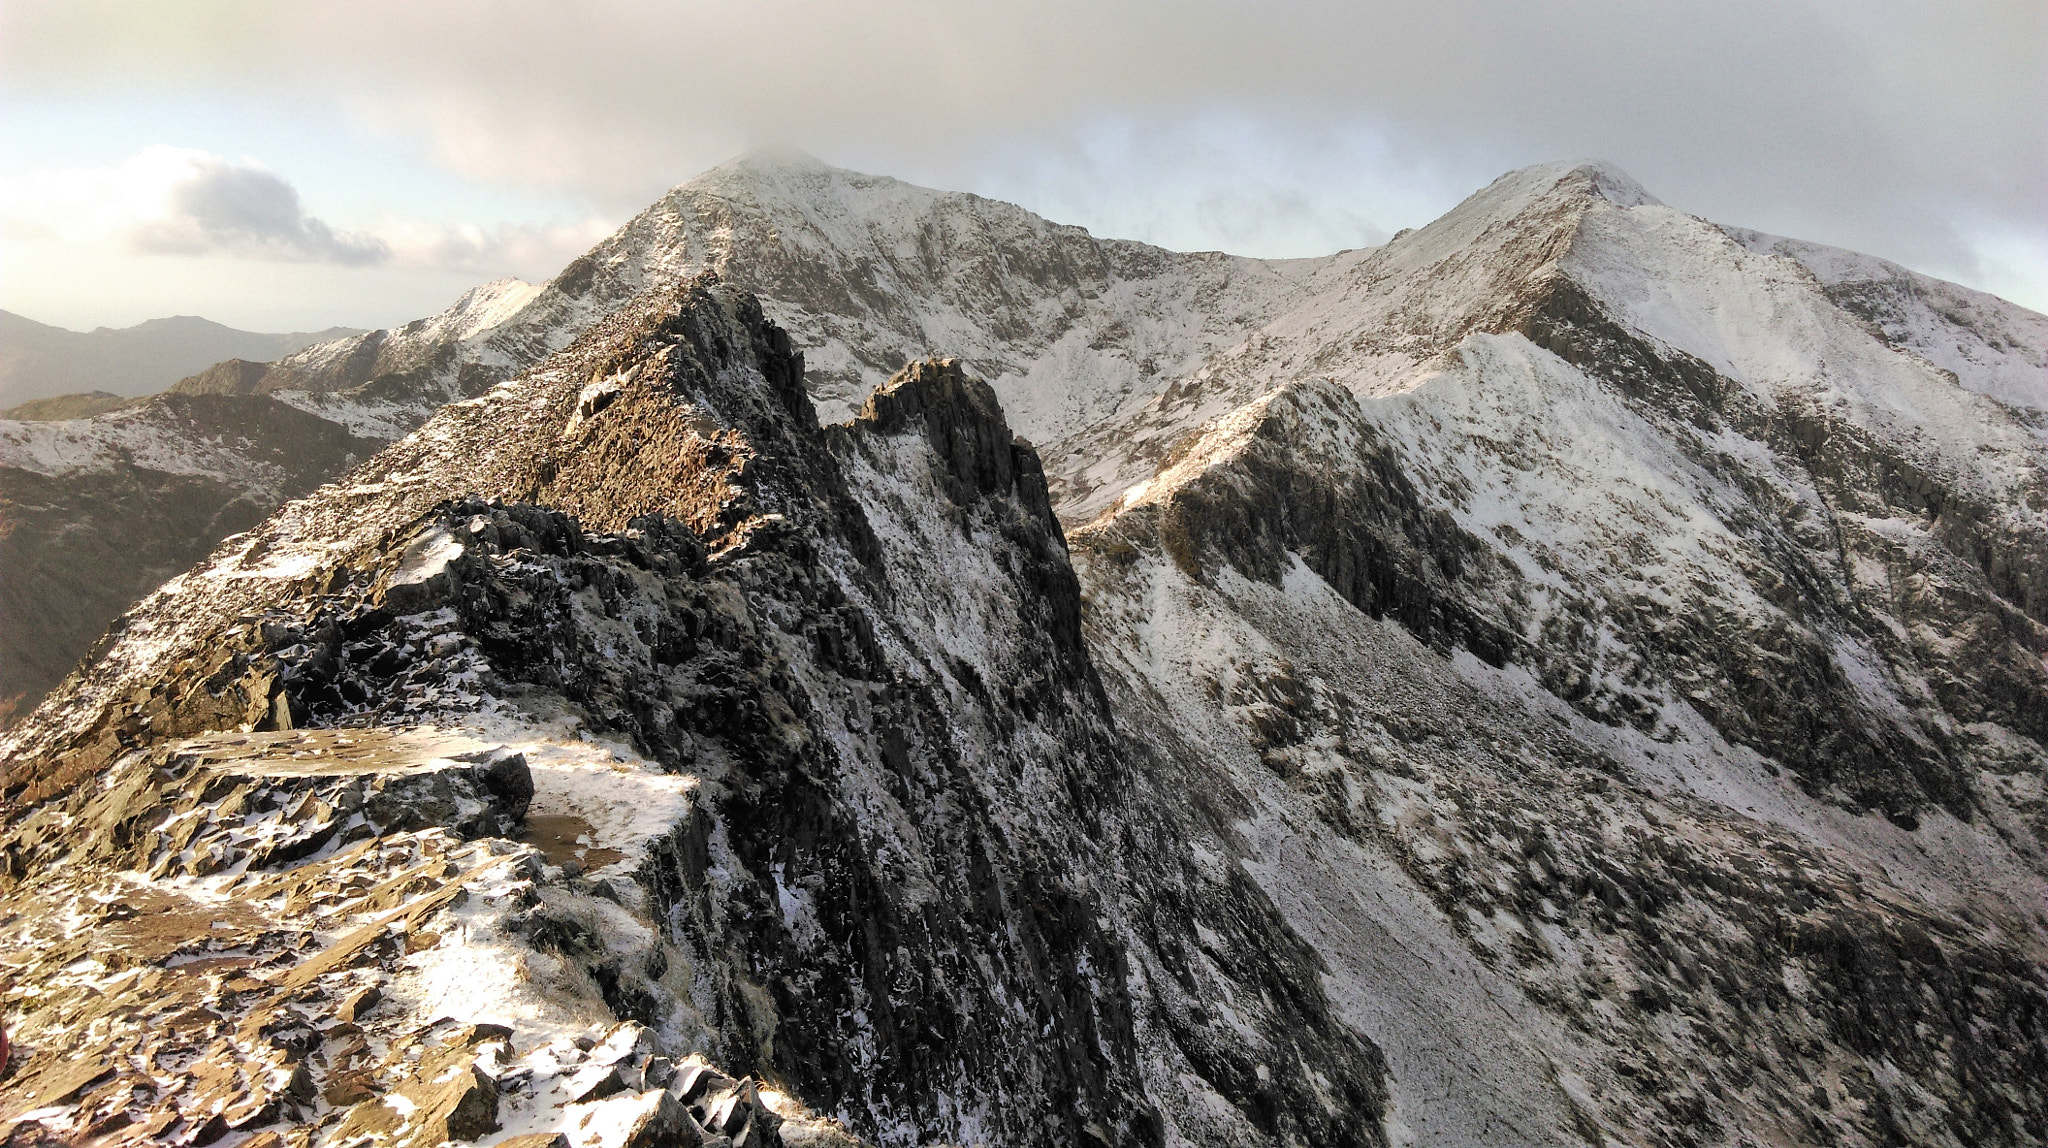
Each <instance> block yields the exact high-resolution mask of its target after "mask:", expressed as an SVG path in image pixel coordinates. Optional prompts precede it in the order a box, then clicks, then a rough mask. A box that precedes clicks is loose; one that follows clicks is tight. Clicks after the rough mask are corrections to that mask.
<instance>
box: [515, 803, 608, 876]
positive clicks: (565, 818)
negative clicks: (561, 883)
mask: <svg viewBox="0 0 2048 1148" xmlns="http://www.w3.org/2000/svg"><path fill="white" fill-rule="evenodd" d="M594 832H595V831H594V830H593V829H591V827H590V822H588V821H585V820H584V819H583V818H581V817H578V816H576V815H575V814H573V813H529V814H527V815H526V829H525V830H524V831H523V832H521V833H520V834H519V839H520V840H521V841H524V842H526V843H527V844H528V845H531V846H533V847H534V848H536V849H538V850H540V852H541V856H543V857H546V858H547V859H548V864H550V865H561V864H563V863H565V862H569V861H574V862H575V863H576V864H577V865H578V866H580V867H581V868H582V869H583V871H584V872H585V873H590V872H593V871H595V870H598V869H602V868H604V867H605V866H607V865H609V864H611V863H612V862H614V861H622V860H624V859H625V856H626V855H625V854H624V853H621V852H619V851H618V850H616V849H605V848H601V847H599V846H597V845H594V844H592V843H591V841H592V834H593V833H594Z"/></svg>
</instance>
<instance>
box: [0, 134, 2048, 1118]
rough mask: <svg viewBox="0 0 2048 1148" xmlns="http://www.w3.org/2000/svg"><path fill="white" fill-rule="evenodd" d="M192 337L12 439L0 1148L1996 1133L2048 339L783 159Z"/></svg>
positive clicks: (1568, 172) (1807, 285) (1403, 238)
mask: <svg viewBox="0 0 2048 1148" xmlns="http://www.w3.org/2000/svg"><path fill="white" fill-rule="evenodd" d="M10 321H12V319H11V317H10ZM252 338H253V337H252ZM264 338H276V337H264ZM223 358H225V359H228V360H233V361H222V362H218V363H212V364H208V365H203V366H205V369H203V370H202V369H200V367H197V366H195V367H192V368H189V369H188V370H187V372H186V376H185V377H183V378H182V381H179V382H178V383H177V385H175V386H173V387H171V388H170V390H169V391H168V392H167V393H165V394H162V395H159V396H157V397H154V398H151V399H148V400H147V401H144V402H141V403H138V404H135V405H132V406H125V407H123V408H121V409H118V410H113V411H109V412H107V413H103V414H99V415H96V416H94V417H91V418H87V419H67V420H55V421H38V422H27V421H5V420H0V522H4V524H5V529H4V530H0V698H7V699H12V703H11V704H12V714H13V717H14V719H15V724H14V725H13V726H12V728H11V729H9V730H7V732H6V733H5V734H4V735H0V769H4V771H5V773H4V780H0V794H4V797H5V801H6V806H5V808H6V812H5V813H4V814H0V859H4V864H0V886H4V887H5V888H6V889H7V890H8V896H9V899H10V902H11V903H13V904H16V905H19V906H23V908H21V909H19V910H18V911H17V915H16V916H15V917H13V918H11V923H9V924H6V925H0V970H4V976H5V977H6V979H7V981H8V983H9V984H11V985H13V986H15V987H14V988H12V989H8V990H5V993H6V995H5V998H4V999H6V1000H7V1001H8V1002H10V1003H11V1004H12V1005H13V1006H15V1007H19V1008H22V1009H23V1010H25V1011H24V1012H23V1014H22V1015H23V1020H22V1022H21V1023H20V1025H19V1029H18V1032H19V1036H20V1041H21V1043H22V1044H23V1046H24V1047H25V1048H26V1049H27V1050H28V1051H27V1053H26V1059H25V1060H24V1061H22V1067H21V1068H20V1069H19V1070H18V1071H17V1073H16V1075H15V1076H14V1077H13V1078H12V1079H10V1080H8V1081H5V1082H0V1120H11V1121H15V1122H16V1123H15V1124H14V1125H13V1127H14V1128H15V1129H17V1130H18V1129H19V1128H21V1127H24V1126H26V1123H27V1122H31V1121H33V1122H35V1124H36V1127H37V1128H38V1129H41V1130H42V1132H37V1133H36V1134H37V1135H41V1134H44V1133H47V1135H49V1136H50V1137H53V1138H60V1139H61V1138H63V1137H76V1136H79V1135H84V1134H86V1133H88V1132H90V1133H91V1134H92V1135H95V1136H103V1137H105V1138H106V1139H105V1140H104V1142H106V1143H109V1144H115V1143H159V1142H167V1143H202V1142H212V1141H213V1140H217V1139H218V1138H219V1137H221V1136H223V1135H228V1134H230V1133H234V1134H238V1135H246V1136H248V1137H255V1138H260V1137H261V1136H264V1135H272V1134H274V1135H276V1136H277V1137H278V1139H277V1140H276V1141H274V1142H275V1143H301V1142H303V1143H335V1144H341V1143H350V1144H354V1143H376V1144H391V1145H397V1144H411V1143H419V1144H428V1143H439V1142H441V1141H443V1140H447V1139H458V1140H474V1141H476V1142H479V1143H493V1142H503V1143H508V1144H509V1143H512V1142H513V1141H512V1140H502V1141H500V1140H498V1139H496V1138H498V1137H500V1136H505V1137H509V1136H513V1135H515V1134H527V1133H531V1134H533V1135H535V1136H536V1139H534V1140H533V1141H532V1142H531V1143H532V1144H533V1145H536V1146H538V1145H542V1144H547V1143H556V1141H552V1140H550V1139H549V1138H550V1137H552V1136H553V1135H555V1134H556V1133H557V1132H558V1131H559V1132H560V1133H561V1134H562V1135H563V1136H565V1137H566V1138H567V1142H569V1143H573V1144H576V1145H578V1146H579V1148H583V1146H587V1145H602V1146H603V1148H624V1146H625V1145H628V1144H640V1145H654V1144H658V1143H669V1142H677V1143H681V1142H686V1141H689V1138H690V1137H697V1138H700V1139H701V1138H704V1137H707V1136H717V1135H725V1136H728V1137H731V1138H732V1140H733V1142H734V1143H749V1144H753V1143H772V1142H775V1141H776V1140H780V1141H781V1142H784V1143H790V1144H805V1143H814V1144H852V1143H872V1144H878V1145H897V1144H904V1145H908V1144H923V1143H935V1142H975V1143H982V1142H985V1143H1000V1144H1046V1145H1053V1144H1073V1143H1083V1142H1092V1143H1102V1144H1147V1145H1149V1144H1200V1145H1226V1144H1273V1145H1280V1144H1316V1145H1325V1144H1327V1145H1338V1144H1347V1145H1348V1144H1370V1145H1378V1144H1416V1145H1425V1144H1426V1145H1463V1144H1489V1145H1491V1144H1500V1145H1513V1144H1593V1145H1606V1144H1615V1143H1628V1144H1658V1145H1667V1144H1668V1145H1681V1144H1683V1145H1695V1144H1730V1145H1733V1144H1752V1143H1788V1144H1791V1143H1799V1144H1804V1143H1814V1144H1822V1143H1825V1144H1843V1145H1848V1144H1873V1145H1875V1144H1895V1143H1911V1144H1943V1145H1947V1144H1956V1145H1962V1144H2015V1145H2017V1144H2028V1143H2039V1142H2041V1141H2042V1140H2043V1139H2048V1088H2044V1085H2043V1081H2044V1080H2048V796H2044V788H2043V784H2044V779H2048V518H2044V511H2048V317H2044V316H2042V315H2039V314H2036V313H2034V312H2031V311H2028V310H2026V309H2024V308H2021V307H2018V306H2016V305H2013V304H2010V303H2007V302H2005V301H2003V300H2000V299H1997V298H1996V297H1993V296H1990V295H1986V294H1983V293H1980V292H1976V291H1972V290H1969V289H1967V288H1963V287H1960V286H1957V285H1954V284H1950V283H1945V282H1942V281H1940V280H1936V279H1933V278H1931V277H1928V276H1924V275H1919V274H1917V273H1915V272H1912V271H1909V270H1907V269H1904V268H1901V267H1898V266H1896V265H1894V264H1891V263H1887V262H1885V261H1882V260H1878V259H1875V258H1871V257H1867V256H1861V255H1857V254H1854V253H1850V252H1846V251H1841V250H1837V249H1833V248H1827V247H1822V246H1819V245H1814V244H1809V243H1804V242H1801V241H1797V240H1792V239H1785V238H1780V237H1774V236H1769V235H1763V234H1760V233H1756V232H1752V231H1747V230H1743V229H1740V228H1733V227H1726V226H1721V225H1718V224H1715V223H1712V222H1710V221H1706V220H1703V219H1699V218H1697V217H1694V216H1691V215H1688V214H1686V213H1684V212H1681V211H1678V210H1675V209H1673V208H1670V207H1668V206H1666V205H1664V204H1662V203H1661V202H1659V201H1658V200H1657V199H1656V198H1655V197H1654V196H1652V195H1651V194H1650V193H1649V192H1648V191H1647V190H1645V189H1644V188H1642V187H1641V186H1640V185H1638V184H1637V183H1636V182H1635V181H1634V180H1633V179H1631V178H1630V177H1629V176H1628V175H1627V174H1625V173H1623V172H1621V171H1620V170H1618V169H1616V168H1614V167H1613V166H1611V165H1606V164H1599V163H1565V164H1553V165H1544V166H1539V167H1533V168H1527V169H1522V170H1519V171H1516V172H1511V173H1509V174H1507V175H1504V176H1502V177H1501V178H1500V179H1499V180H1496V181H1495V182H1494V183H1493V184H1491V185H1489V186H1488V187H1486V188H1484V189H1481V190H1480V191H1478V192H1476V193H1474V194H1473V195H1472V196H1471V197H1469V198H1468V199H1467V200H1466V201H1464V202H1463V203H1461V204H1460V205H1459V206H1458V207H1457V208H1455V209H1454V210H1452V211H1451V212H1449V213H1447V214H1446V215H1445V216H1443V217H1442V218H1440V219H1438V220H1436V221H1434V222H1432V223H1430V224H1429V225H1427V226H1425V227H1422V228H1419V229H1416V230H1414V231H1409V232H1403V233H1402V234H1400V235H1397V236H1396V237H1395V238H1394V239H1393V240H1392V241H1390V242H1389V243H1387V244H1385V245H1382V246H1379V247H1374V248H1367V249H1360V250H1355V251H1346V252H1341V253H1338V254H1335V255H1330V256H1327V257H1322V258H1313V259H1286V260H1266V259H1252V258H1244V257H1237V256H1231V255H1226V254H1222V253H1217V252H1198V253H1181V252H1173V251H1167V250H1164V249H1161V248H1157V247H1152V246H1149V245H1146V244H1142V243H1137V242H1133V241H1125V240H1111V239H1099V238H1096V237H1094V236H1091V235H1089V234H1088V233H1087V232H1086V231H1084V230H1082V229H1080V228H1076V227H1069V226H1064V225H1059V224H1055V223H1052V222H1049V221H1046V220H1044V219H1041V218H1039V217H1037V216H1035V215H1033V214H1031V213H1030V212H1028V211H1026V210H1024V209H1022V208H1019V207H1016V206H1013V205H1010V204H1005V203H1000V202H997V201H993V200H988V199H984V198H981V197H978V196H973V195H967V194H962V193H951V192H942V191H935V190H930V189H925V188H920V187H916V186H913V185H910V184H906V183H902V182H900V181H896V180H892V179H888V178H885V177H878V176H870V175H863V174H860V173H855V172H849V171H844V170H841V169H836V168H832V167H828V166H826V165H824V164H821V163H818V162H817V161H815V160H811V159H809V158H808V157H801V156H787V155H776V156H750V157H744V158H742V159H740V160H736V161H734V162H732V163H729V164H727V165H724V166H722V167H720V168H716V169H714V170H712V171H710V172H707V173H705V174H704V175H702V176H700V177H698V178H696V179H693V180H691V181H689V182H687V183H685V184H682V185H680V186H678V187H676V188H675V189H673V190H671V191H670V192H669V193H667V194H666V195H664V196H663V197H662V198H661V199H660V200H658V201H656V202H655V203H654V204H652V205H651V206H649V207H648V208H647V209H646V210H645V211H643V212H642V213H640V214H639V215H638V216H636V217H635V218H634V219H633V220H631V221H630V222H628V223H627V224H626V225H624V226H623V227H622V228H620V229H619V231H618V232H616V233H615V234H614V235H612V236H611V237H609V238H608V239H606V240H605V241H603V242H602V243H600V244H598V245H597V246H596V247H594V248H593V249H592V250H591V251H590V252H588V253H587V254H585V255H584V256H582V257H581V258H579V259H577V260H575V261H574V262H572V263H571V264H570V265H569V266H568V267H567V268H565V269H564V270H563V271H562V273H561V274H559V275H558V276H556V277H555V278H554V279H552V280H550V281H549V282H547V283H545V284H539V285H533V284H526V283H522V282H519V281H517V280H502V281H499V282H496V283H491V284H486V285H483V286H480V287H478V288H476V289H474V290H472V291H470V292H468V293H466V294H465V295H464V296H463V297H462V298H461V299H460V300H458V301H457V302H456V303H455V304H454V305H453V306H452V307H451V308H449V309H448V310H447V311H444V312H442V313H441V314H439V315H436V316H432V317H429V318H425V319H421V320H418V321H415V322H413V323H409V324H406V325H404V326H401V327H397V328H392V329H388V330H379V331H370V332H359V333H350V334H347V335H345V336H344V337H341V338H336V339H328V340H322V341H319V342H316V343H312V344H310V345H307V346H304V347H302V348H298V349H295V350H290V351H288V352H286V353H282V354H279V355H277V356H276V357H275V358H274V359H273V360H270V361H257V360H255V359H253V358H251V357H250V356H245V355H241V354H240V353H239V352H237V353H235V354H233V355H229V356H224V357H223ZM109 624H111V629H109V628H108V627H109ZM81 659H82V661H81ZM74 665H75V666H76V668H75V669H73V666H74ZM66 673H68V674H69V676H68V677H66V676H64V675H65V674H66ZM60 679H61V681H60ZM45 691H49V693H48V697H47V698H46V699H44V700H42V701H41V702H40V703H39V704H38V702H37V700H36V699H38V698H42V697H43V695H44V692H45ZM0 704H5V703H0ZM117 891H125V892H121V893H120V896H121V897H126V898H130V899H133V898H146V899H147V900H148V902H149V904H150V905H151V906H152V908H151V909H150V913H151V914H153V915H154V916H155V917H156V918H158V919H159V920H160V923H159V924H153V925H149V926H148V927H145V926H144V925H143V924H140V923H138V919H137V918H135V917H133V915H127V916H124V915H120V914H113V913H107V914H102V913H100V912H99V910H98V909H96V908H94V907H95V906H100V905H106V904H111V903H113V902H114V900H116V899H118V898H116V896H115V893H116V892H117ZM59 921H83V922H86V924H84V925H82V926H80V927H79V928H78V929H76V930H73V931H71V932H70V933H69V934H68V935H66V936H59V935H58V934H57V933H56V932H53V931H52V930H53V929H54V928H55V927H56V926H54V925H52V924H50V923H49V922H59ZM66 928H67V929H69V926H66ZM294 938H299V939H296V940H295V939H294ZM104 951H115V952H120V953H123V954H124V956H123V957H122V958H121V959H118V960H105V959H101V958H96V957H92V956H91V954H93V953H95V952H104ZM180 969H192V970H195V971H192V972H188V973H179V972H178V970H180ZM465 978H469V979H465ZM22 986H39V987H33V988H25V987H22ZM482 986H488V987H487V988H486V987H482ZM366 1000H367V1001H369V1002H370V1003H368V1004H364V1003H363V1002H364V1001H366ZM379 1002H382V1003H379ZM31 1006H32V1007H31ZM202 1013H203V1014H204V1017H205V1018H206V1019H204V1020H203V1021H202V1020H195V1019H194V1018H197V1017H200V1016H201V1014H202ZM180 1018H182V1019H180ZM148 1065H159V1066H160V1065H175V1066H176V1067H175V1068H173V1069H169V1070H163V1069H154V1070H152V1069H148V1068H146V1067H142V1066H148ZM152 1073H154V1075H152ZM0 1126H5V1125H4V1124H0ZM17 1134H18V1133H17ZM292 1137H297V1138H298V1139H297V1140H293V1139H291V1138H292ZM664 1137H666V1139H663V1138H664ZM239 1142H242V1141H238V1143H239ZM246 1142H248V1143H251V1144H254V1143H256V1142H257V1139H248V1140H247V1141H246ZM707 1142H709V1141H707ZM522 1143H524V1142H522Z"/></svg>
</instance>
